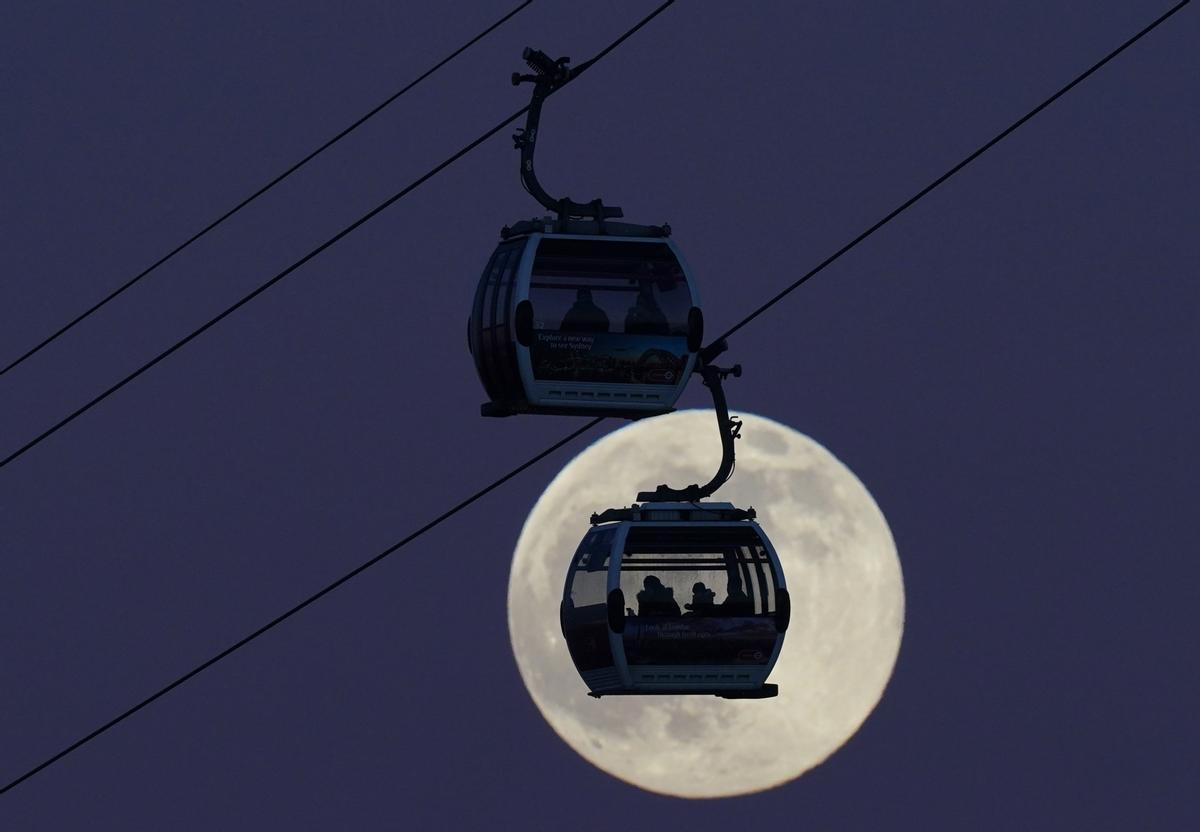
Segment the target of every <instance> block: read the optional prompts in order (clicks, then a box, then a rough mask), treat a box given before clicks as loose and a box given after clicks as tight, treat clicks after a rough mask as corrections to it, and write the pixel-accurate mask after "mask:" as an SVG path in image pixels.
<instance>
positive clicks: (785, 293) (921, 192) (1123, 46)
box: [716, 0, 1191, 341]
mask: <svg viewBox="0 0 1200 832" xmlns="http://www.w3.org/2000/svg"><path fill="white" fill-rule="evenodd" d="M1189 2H1191V0H1181V2H1179V3H1176V4H1175V5H1174V6H1172V7H1171V8H1170V9H1168V10H1167V11H1166V12H1164V13H1163V14H1162V15H1161V16H1160V17H1158V19H1156V20H1155V21H1154V22H1153V23H1151V24H1149V25H1148V26H1146V28H1144V29H1142V30H1141V31H1140V32H1138V33H1137V34H1136V35H1134V36H1133V37H1131V38H1130V39H1129V40H1127V41H1125V42H1124V43H1122V44H1121V45H1120V46H1118V47H1117V48H1116V49H1114V50H1113V51H1111V52H1109V53H1108V54H1107V55H1105V56H1104V57H1103V58H1101V59H1100V60H1099V61H1097V62H1096V63H1094V64H1092V66H1091V67H1089V68H1088V69H1087V70H1085V71H1084V72H1082V73H1081V74H1080V75H1078V76H1077V77H1076V78H1075V80H1073V81H1071V83H1069V84H1067V85H1066V86H1065V87H1063V88H1062V89H1060V90H1059V91H1058V92H1056V93H1054V94H1053V95H1052V96H1050V97H1049V98H1047V99H1046V100H1045V101H1043V102H1042V103H1041V104H1039V105H1037V106H1036V107H1034V108H1033V109H1032V110H1030V111H1029V112H1028V113H1026V114H1025V115H1023V116H1021V117H1020V118H1019V119H1017V120H1016V121H1014V122H1013V123H1012V124H1010V125H1009V126H1008V127H1006V128H1004V129H1003V130H1001V131H1000V132H999V133H997V134H996V135H995V136H993V137H992V138H991V139H990V140H989V141H988V142H987V143H986V144H983V145H981V146H980V147H979V148H978V149H977V150H976V151H975V152H974V153H972V154H971V155H970V156H967V158H965V159H963V160H962V161H961V162H959V163H958V164H957V165H955V166H954V167H952V168H950V170H948V171H946V172H945V173H943V174H942V175H941V176H939V177H938V178H937V179H935V180H933V181H932V182H930V183H929V184H928V185H926V186H925V187H924V188H922V189H921V190H919V191H917V193H915V194H914V195H913V196H911V197H910V198H909V199H908V200H906V201H905V202H904V203H902V204H901V205H900V206H899V207H897V208H895V209H894V210H893V211H892V212H891V213H890V214H888V215H887V216H885V217H884V218H883V219H881V220H879V222H877V223H875V224H874V225H872V226H871V227H870V228H868V229H867V230H866V231H864V232H863V233H861V234H859V235H858V236H857V237H855V238H854V239H853V240H851V241H850V242H848V243H846V245H844V246H842V247H841V248H839V249H838V250H837V251H835V252H834V253H833V254H831V255H829V256H828V257H826V258H825V259H824V260H822V261H821V262H820V263H818V264H817V265H816V267H814V268H813V269H812V270H811V271H809V272H807V273H805V274H804V276H803V277H801V278H800V279H799V280H797V281H795V282H794V283H792V284H791V285H790V286H788V287H787V288H785V289H784V290H783V291H781V292H780V293H779V294H777V295H775V297H773V298H771V299H770V300H769V301H767V302H766V303H764V304H763V305H762V306H760V307H758V308H757V309H755V310H754V311H753V312H751V313H750V314H749V315H747V316H746V317H745V318H742V320H740V321H738V322H737V323H736V324H734V325H733V326H732V327H730V328H729V329H728V330H727V331H726V332H725V333H724V334H723V335H722V336H721V337H720V338H717V339H716V340H717V341H720V340H722V339H724V338H728V337H729V336H730V335H732V334H733V333H735V332H737V331H738V330H739V329H741V328H742V327H744V326H745V325H746V324H748V323H750V322H751V321H753V320H754V319H755V318H757V317H758V316H759V315H761V314H762V313H764V312H766V311H767V310H768V309H770V308H771V307H772V306H774V305H775V304H777V303H779V301H781V300H783V299H784V298H785V297H787V296H788V295H789V294H791V293H792V292H793V291H795V290H796V289H798V288H800V286H802V285H803V284H804V283H805V282H806V281H808V279H809V278H811V277H813V276H814V275H816V274H817V273H818V272H820V271H822V270H823V269H824V268H825V267H826V266H828V265H830V264H831V263H833V262H834V261H835V260H837V259H838V258H839V257H841V256H842V255H843V254H845V253H846V252H848V251H849V250H850V249H852V248H854V247H855V246H857V245H858V244H859V243H861V242H862V241H863V240H865V239H867V238H868V237H870V236H871V235H872V234H874V233H875V232H876V231H878V230H879V229H881V228H883V227H884V226H885V225H887V224H888V223H889V222H891V221H892V220H894V219H895V218H896V217H898V216H900V214H902V213H904V212H905V211H906V210H908V209H909V208H910V207H912V206H913V205H914V204H916V202H917V201H918V200H920V199H921V197H923V196H925V195H926V194H928V193H929V192H930V191H932V190H933V189H934V188H936V187H937V186H938V185H941V184H942V183H943V182H945V181H946V180H947V179H949V178H950V177H951V176H953V175H954V174H956V173H958V172H959V171H960V170H962V169H963V168H965V167H966V166H967V165H969V164H971V162H973V161H975V160H976V159H978V158H979V157H980V156H982V155H983V154H984V153H986V152H987V151H988V150H990V149H991V148H992V147H994V146H995V145H996V144H998V143H999V142H1000V141H1001V140H1003V139H1004V138H1005V137H1007V136H1008V135H1009V134H1010V133H1012V132H1013V131H1014V130H1016V129H1017V128H1018V127H1020V126H1021V125H1022V124H1024V123H1025V122H1027V121H1029V120H1030V119H1031V118H1033V117H1034V116H1036V115H1037V114H1038V113H1040V112H1041V111H1042V110H1044V109H1046V108H1047V107H1049V106H1050V105H1051V104H1053V103H1054V102H1055V101H1057V100H1058V99H1059V98H1061V97H1062V96H1063V95H1066V94H1067V93H1068V92H1069V91H1070V90H1071V89H1073V88H1074V87H1075V86H1076V85H1077V84H1079V83H1081V82H1082V81H1083V80H1084V79H1086V78H1087V77H1088V76H1090V75H1091V74H1092V73H1094V72H1095V71H1096V70H1098V69H1100V67H1102V66H1104V65H1105V64H1106V63H1108V62H1109V61H1111V60H1112V59H1113V58H1115V57H1117V55H1120V54H1121V53H1122V52H1124V51H1125V50H1126V49H1128V48H1129V47H1131V46H1133V45H1134V44H1135V43H1137V42H1138V41H1139V40H1141V39H1142V38H1143V37H1144V36H1145V35H1147V34H1149V33H1150V31H1151V30H1153V29H1155V28H1157V27H1158V25H1159V24H1161V23H1163V22H1164V21H1166V19H1167V18H1169V17H1170V16H1171V15H1173V14H1175V12H1177V11H1179V10H1180V9H1182V8H1183V7H1184V6H1186V5H1187V4H1188V3H1189Z"/></svg>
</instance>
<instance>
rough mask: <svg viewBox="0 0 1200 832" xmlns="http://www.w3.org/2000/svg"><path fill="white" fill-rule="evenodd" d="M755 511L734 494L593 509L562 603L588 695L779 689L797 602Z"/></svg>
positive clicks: (749, 693)
mask: <svg viewBox="0 0 1200 832" xmlns="http://www.w3.org/2000/svg"><path fill="white" fill-rule="evenodd" d="M754 516H755V515H754V511H753V509H750V510H747V511H743V510H742V509H737V508H734V507H733V506H732V505H730V504H729V503H691V502H688V503H680V502H648V503H645V504H642V505H640V506H639V505H634V506H633V507H632V508H628V509H609V510H608V511H606V512H604V513H603V514H600V515H596V516H594V517H593V518H592V519H593V523H595V524H596V525H595V526H594V527H593V528H592V530H591V531H589V532H588V533H587V534H586V535H585V536H584V538H583V541H582V542H581V543H580V545H579V549H578V551H577V552H576V553H575V557H574V559H573V560H572V562H571V568H570V571H569V572H568V574H567V581H566V585H565V587H564V589H563V600H562V606H561V608H560V621H561V625H562V632H563V637H564V638H565V639H566V642H567V648H568V650H569V651H570V654H571V659H572V660H573V661H574V663H575V667H576V669H577V670H578V671H579V675H580V676H581V677H582V678H583V681H584V682H585V683H586V684H587V686H588V689H589V693H590V695H592V696H595V697H602V696H609V695H614V694H693V695H694V694H710V695H715V696H720V697H723V698H727V699H742V698H746V699H759V698H765V697H770V696H775V695H776V694H777V692H778V688H777V686H776V685H772V684H768V683H767V677H768V675H769V674H770V672H771V668H772V667H773V666H774V665H775V660H776V659H777V658H778V656H779V650H780V648H781V647H782V646H783V636H784V632H785V631H786V630H787V626H788V621H789V618H790V616H791V604H790V602H789V597H788V593H787V588H786V585H785V583H784V578H783V570H782V569H781V568H780V565H779V558H778V556H777V555H776V553H775V550H774V548H773V547H772V546H771V543H770V541H769V540H768V539H767V536H766V535H765V534H764V533H763V531H762V529H761V528H760V527H759V526H758V524H757V523H756V522H755V521H754Z"/></svg>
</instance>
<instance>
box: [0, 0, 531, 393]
mask: <svg viewBox="0 0 1200 832" xmlns="http://www.w3.org/2000/svg"><path fill="white" fill-rule="evenodd" d="M532 2H533V0H525V2H523V3H521V4H520V5H518V6H517V7H516V8H514V9H513V10H512V11H510V12H509V13H508V14H506V15H504V17H502V18H500V19H499V20H497V21H496V22H495V23H493V24H492V25H491V26H489V27H487V28H486V29H484V30H483V31H482V32H480V33H479V34H478V35H476V36H475V37H473V38H471V39H470V40H469V41H467V42H466V43H464V44H463V45H462V46H460V47H458V49H455V50H454V51H453V52H451V53H450V54H449V55H447V56H446V57H444V58H442V59H441V60H440V61H438V62H437V63H436V64H434V65H433V66H431V67H430V68H429V69H427V70H425V72H424V73H422V74H421V75H419V76H418V77H417V78H416V79H414V80H413V81H410V82H409V83H408V84H407V85H406V86H405V87H404V88H403V89H401V90H400V91H399V92H396V93H393V94H392V95H390V96H388V97H387V98H386V99H384V100H383V101H382V102H380V103H379V104H378V105H376V106H375V107H374V108H372V109H371V110H369V111H367V113H365V114H364V115H362V116H361V117H359V118H358V119H357V120H356V121H354V122H353V123H352V124H350V126H348V127H346V128H345V129H343V130H342V131H341V132H340V133H338V134H337V135H336V136H334V137H333V138H331V139H329V140H328V141H327V142H325V143H324V144H323V145H321V146H320V147H318V148H317V149H316V150H314V151H312V152H311V153H309V154H308V155H307V156H305V157H304V158H303V159H301V160H300V161H299V162H296V164H294V165H292V166H291V167H290V168H288V169H287V170H285V171H284V172H283V173H281V174H279V175H278V176H276V177H275V178H274V179H272V180H271V181H270V182H268V183H267V184H265V185H263V186H262V187H261V188H259V189H258V190H257V191H255V192H254V193H252V194H250V196H248V197H246V198H245V199H243V200H242V201H241V202H239V203H238V204H237V205H235V206H233V207H232V208H230V209H229V210H228V211H226V212H225V213H224V214H222V215H221V216H219V217H217V218H216V219H215V220H213V221H212V222H210V223H209V224H208V225H206V226H204V227H203V228H201V229H200V230H199V231H197V232H196V233H195V234H193V235H192V236H191V237H188V238H187V239H186V240H184V241H183V242H182V243H180V244H179V245H177V246H175V248H173V249H171V250H170V251H169V252H167V253H166V254H164V255H163V256H162V257H160V258H159V259H157V260H155V261H154V262H153V263H151V264H150V265H149V266H147V267H146V268H145V269H143V270H142V271H140V272H138V273H137V274H135V275H134V276H133V277H131V278H130V279H129V280H127V281H125V282H124V283H122V284H121V285H120V286H118V287H117V288H116V289H113V290H112V291H111V292H109V293H108V294H107V295H105V296H104V297H103V298H101V299H100V300H99V301H97V302H96V303H94V304H92V305H91V306H89V307H88V308H87V309H85V310H84V311H83V312H81V313H79V314H78V315H76V316H75V317H74V318H72V319H71V320H69V321H67V323H65V324H63V325H62V326H61V327H59V328H58V329H57V330H55V331H54V332H52V333H50V334H49V335H47V336H46V337H45V338H43V339H42V340H41V341H39V342H38V343H36V344H34V345H33V346H32V347H30V348H29V349H27V350H26V351H25V352H24V353H22V354H21V355H19V356H17V358H15V359H13V361H11V362H10V363H9V364H8V365H7V366H5V367H4V368H3V369H0V376H3V375H4V374H5V373H7V372H8V371H9V370H11V369H13V368H14V367H16V366H17V365H19V364H21V363H22V362H24V361H25V360H26V359H27V358H31V357H33V355H35V354H36V353H38V352H39V351H41V350H42V348H43V347H47V346H49V345H50V344H51V343H52V342H54V341H55V340H56V339H57V338H58V337H59V336H61V335H64V334H66V332H67V331H68V330H70V329H71V328H73V327H74V326H75V325H76V324H78V323H81V322H82V321H83V320H84V319H85V318H87V317H89V316H90V315H91V314H92V313H94V312H96V311H98V310H99V309H100V308H101V307H103V306H105V305H106V304H107V303H108V302H109V301H111V300H113V299H115V298H116V297H117V296H118V295H120V294H122V293H123V292H124V291H125V290H126V289H128V288H130V287H131V286H133V285H134V284H135V283H137V282H138V281H140V280H141V279H142V278H143V277H146V276H147V275H149V274H150V273H151V272H152V271H154V270H155V269H157V268H158V267H159V266H161V265H163V264H164V263H166V262H167V261H168V260H170V259H171V258H172V257H174V256H175V255H176V254H179V253H180V252H181V251H183V250H184V249H185V248H187V247H188V246H190V245H191V244H192V243H194V242H196V241H197V240H199V239H200V238H201V237H203V236H204V235H206V234H207V233H208V232H210V231H212V230H213V229H215V228H216V227H217V226H219V225H220V224H221V223H223V222H225V220H227V219H229V218H230V217H232V216H233V215H234V214H236V213H237V212H238V211H240V210H242V209H243V208H245V207H246V206H247V205H249V204H250V203H251V202H253V201H254V200H256V199H258V198H259V197H260V196H262V195H263V194H265V193H266V192H267V191H269V190H271V189H272V188H274V187H275V186H276V185H278V184H279V183H280V182H282V181H283V180H285V179H287V178H288V177H289V176H291V175H292V174H293V173H295V172H296V171H298V170H300V168H302V167H304V166H305V165H307V164H308V163H309V162H311V161H312V160H313V159H315V158H316V157H317V156H319V155H320V154H321V153H324V152H325V151H326V150H328V149H329V148H331V147H333V146H334V145H335V144H337V143H338V142H339V141H341V140H342V139H344V138H345V137H346V136H348V135H350V134H351V133H352V132H354V131H355V130H357V129H358V128H359V127H361V126H362V125H363V124H365V123H366V122H367V121H368V120H369V119H370V118H371V117H373V116H375V115H377V114H378V113H379V112H380V111H381V110H383V109H384V108H385V107H387V106H388V105H389V104H391V103H392V102H393V101H395V100H396V99H397V98H399V97H400V96H402V95H404V94H405V93H406V92H408V91H409V90H411V89H412V88H413V87H415V86H416V85H417V84H419V83H421V82H422V81H424V80H425V79H426V78H428V77H429V76H430V75H433V73H435V72H437V71H438V70H439V69H441V68H442V67H443V66H445V65H446V64H448V63H450V61H452V60H454V59H455V58H457V57H458V56H459V55H461V54H462V53H463V52H465V51H466V50H467V49H469V48H470V47H472V46H474V45H475V44H476V43H478V42H479V41H480V40H482V39H483V38H485V37H486V36H487V35H489V34H491V33H492V32H493V31H495V30H496V29H498V28H499V27H500V26H502V25H503V24H504V23H506V22H508V20H509V19H510V18H512V17H513V16H515V15H516V14H517V12H519V11H521V10H522V9H524V8H525V7H526V6H528V5H529V4H530V3H532Z"/></svg>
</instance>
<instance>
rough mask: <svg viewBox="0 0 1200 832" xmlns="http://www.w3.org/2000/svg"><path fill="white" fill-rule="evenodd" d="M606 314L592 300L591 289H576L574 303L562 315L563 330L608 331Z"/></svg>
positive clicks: (561, 325)
mask: <svg viewBox="0 0 1200 832" xmlns="http://www.w3.org/2000/svg"><path fill="white" fill-rule="evenodd" d="M608 326H609V324H608V315H607V314H605V312H604V310H603V309H601V308H600V307H599V306H597V305H596V302H595V301H593V300H592V290H591V289H577V290H576V291H575V303H573V304H572V305H571V308H570V309H568V310H567V314H565V315H563V319H562V324H560V325H559V327H558V328H559V329H560V330H561V331H563V332H608Z"/></svg>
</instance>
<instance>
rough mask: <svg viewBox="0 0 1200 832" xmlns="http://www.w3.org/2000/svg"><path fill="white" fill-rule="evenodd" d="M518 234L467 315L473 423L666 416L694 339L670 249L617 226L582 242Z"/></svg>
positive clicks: (501, 248)
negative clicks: (541, 416) (479, 394)
mask: <svg viewBox="0 0 1200 832" xmlns="http://www.w3.org/2000/svg"><path fill="white" fill-rule="evenodd" d="M521 225H523V226H526V229H523V230H524V231H525V233H520V234H518V235H516V236H513V237H511V238H509V239H506V240H504V241H503V242H501V243H500V244H499V245H498V246H497V247H496V250H495V252H494V253H493V254H492V257H491V259H490V260H489V261H488V264H487V267H486V268H485V269H484V271H483V276H482V277H481V278H480V281H479V287H478V289H477V290H476V292H475V303H474V306H473V308H472V311H471V319H470V323H469V327H468V343H469V346H470V349H471V354H472V355H473V356H474V358H475V367H476V369H477V370H478V372H479V378H480V380H482V381H483V386H484V388H485V389H486V391H487V394H488V398H489V401H488V402H486V403H485V404H484V405H483V406H482V407H481V408H480V410H481V411H482V413H483V415H485V416H510V415H513V414H517V413H550V414H568V415H570V414H578V415H603V416H625V417H627V418H640V417H643V416H654V415H657V414H661V413H667V412H669V411H671V410H673V409H674V405H675V401H676V400H677V399H678V398H679V395H680V394H681V393H682V392H683V388H684V387H685V386H686V384H687V380H688V378H689V377H690V376H691V373H692V368H693V365H694V364H695V360H696V352H697V351H698V350H699V349H700V344H701V340H702V338H703V317H702V315H701V313H700V308H699V297H698V294H697V291H696V286H695V283H694V282H693V281H692V279H691V278H690V276H689V274H688V269H687V266H686V264H685V262H684V259H683V256H682V255H681V254H680V252H679V249H678V247H677V246H676V245H675V243H674V242H672V241H671V240H670V239H668V238H667V237H666V236H621V230H622V229H621V228H620V227H617V228H612V230H611V232H610V233H606V234H591V235H589V234H558V233H547V232H546V231H542V230H532V229H541V228H542V226H540V225H533V226H532V229H530V228H529V226H531V225H532V224H527V223H522V224H521ZM609 226H610V227H611V226H618V224H616V223H610V224H609ZM545 227H546V228H549V229H553V228H554V225H553V224H552V223H550V222H547V224H546V226H545ZM625 228H627V229H641V228H645V227H644V226H626V227H625Z"/></svg>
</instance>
